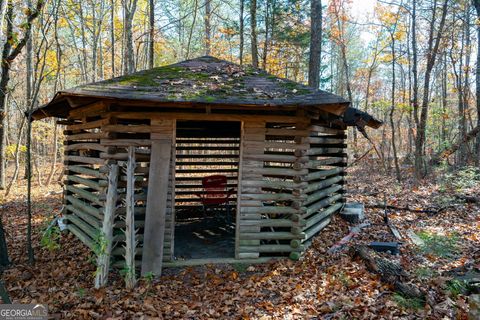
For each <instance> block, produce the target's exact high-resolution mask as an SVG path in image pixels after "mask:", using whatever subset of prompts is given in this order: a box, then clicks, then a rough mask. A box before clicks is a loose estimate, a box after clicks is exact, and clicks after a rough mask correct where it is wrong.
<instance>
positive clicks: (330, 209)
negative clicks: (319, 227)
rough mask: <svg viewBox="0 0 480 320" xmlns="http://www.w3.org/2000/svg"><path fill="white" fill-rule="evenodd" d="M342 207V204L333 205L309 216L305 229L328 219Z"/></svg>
mask: <svg viewBox="0 0 480 320" xmlns="http://www.w3.org/2000/svg"><path fill="white" fill-rule="evenodd" d="M342 206H343V203H335V204H333V205H331V206H330V207H328V208H326V209H325V210H323V211H321V212H318V213H317V214H314V215H312V216H310V217H309V218H308V219H306V222H305V229H308V228H311V227H312V226H314V225H316V224H317V223H319V222H320V221H322V220H323V219H325V218H328V217H330V216H331V215H332V214H334V213H335V212H337V211H339V210H340V209H341V208H342Z"/></svg>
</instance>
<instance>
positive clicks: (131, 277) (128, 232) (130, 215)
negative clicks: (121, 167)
mask: <svg viewBox="0 0 480 320" xmlns="http://www.w3.org/2000/svg"><path fill="white" fill-rule="evenodd" d="M135 166H136V164H135V148H134V147H129V149H128V162H127V195H126V201H125V206H126V211H127V214H126V216H125V268H126V270H127V273H126V275H125V286H126V287H127V289H133V288H134V287H135V284H136V283H137V277H136V271H135V250H136V247H137V240H136V237H135V235H136V229H135V199H134V193H135ZM147 206H148V204H147Z"/></svg>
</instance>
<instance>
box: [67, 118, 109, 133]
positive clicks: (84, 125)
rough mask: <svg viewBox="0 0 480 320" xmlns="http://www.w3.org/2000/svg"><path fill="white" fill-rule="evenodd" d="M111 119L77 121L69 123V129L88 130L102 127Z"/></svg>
mask: <svg viewBox="0 0 480 320" xmlns="http://www.w3.org/2000/svg"><path fill="white" fill-rule="evenodd" d="M108 121H109V119H108V118H104V119H99V120H94V121H90V122H85V123H76V124H70V125H67V130H69V131H75V130H87V129H95V128H100V127H101V126H102V125H104V124H107V123H108Z"/></svg>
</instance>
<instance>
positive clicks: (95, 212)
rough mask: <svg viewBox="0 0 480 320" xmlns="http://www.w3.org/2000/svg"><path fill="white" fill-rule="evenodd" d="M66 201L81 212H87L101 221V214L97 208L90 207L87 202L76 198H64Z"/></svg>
mask: <svg viewBox="0 0 480 320" xmlns="http://www.w3.org/2000/svg"><path fill="white" fill-rule="evenodd" d="M66 199H67V200H68V201H69V202H70V203H71V204H72V205H73V206H74V207H76V208H79V209H81V210H83V211H84V212H87V213H89V214H91V215H93V216H95V217H96V218H98V219H101V220H103V214H102V211H101V210H100V209H98V208H95V207H93V206H91V205H90V204H88V203H87V202H85V201H82V200H80V199H78V198H75V197H73V196H70V195H69V196H66Z"/></svg>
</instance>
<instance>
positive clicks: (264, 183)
mask: <svg viewBox="0 0 480 320" xmlns="http://www.w3.org/2000/svg"><path fill="white" fill-rule="evenodd" d="M307 185H308V183H306V182H300V183H297V182H293V181H285V180H259V181H257V180H243V181H242V186H244V187H256V188H271V189H297V188H304V187H306V186H307Z"/></svg>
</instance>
